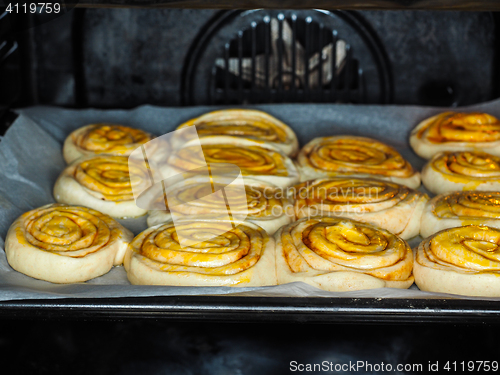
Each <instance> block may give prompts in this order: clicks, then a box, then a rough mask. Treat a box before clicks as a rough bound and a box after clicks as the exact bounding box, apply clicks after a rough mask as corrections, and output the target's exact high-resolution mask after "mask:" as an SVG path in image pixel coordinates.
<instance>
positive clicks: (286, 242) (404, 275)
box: [276, 216, 413, 291]
mask: <svg viewBox="0 0 500 375" xmlns="http://www.w3.org/2000/svg"><path fill="white" fill-rule="evenodd" d="M412 267H413V254H412V251H411V249H410V247H409V246H408V244H407V243H406V242H405V241H404V240H402V239H400V238H399V237H397V236H396V235H394V234H391V233H389V232H388V231H386V230H385V229H382V228H379V227H375V226H372V225H370V224H365V223H361V222H359V221H354V220H350V219H346V218H334V217H326V216H322V217H321V216H318V217H314V218H303V219H300V220H298V221H297V222H295V223H292V224H289V225H287V226H285V227H283V228H281V229H280V230H279V231H278V232H277V233H276V269H277V274H278V283H279V284H285V283H289V282H293V281H303V282H305V283H307V284H310V285H313V286H315V287H318V288H320V289H325V290H329V291H347V290H360V289H373V288H383V287H393V288H409V287H410V286H411V284H413V275H412Z"/></svg>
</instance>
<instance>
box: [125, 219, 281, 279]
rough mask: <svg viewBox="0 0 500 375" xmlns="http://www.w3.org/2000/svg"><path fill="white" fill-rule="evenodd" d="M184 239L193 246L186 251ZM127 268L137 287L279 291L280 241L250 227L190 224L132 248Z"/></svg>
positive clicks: (152, 232) (161, 230)
mask: <svg viewBox="0 0 500 375" xmlns="http://www.w3.org/2000/svg"><path fill="white" fill-rule="evenodd" d="M228 224H229V228H230V229H229V230H226V229H227V228H228ZM180 233H182V236H186V237H188V239H189V241H188V245H186V246H181V243H182V241H181V240H180V236H181V234H180ZM124 265H125V269H126V270H127V275H128V279H129V280H130V282H131V283H132V284H142V285H177V286H183V285H187V286H264V285H276V268H275V257H274V239H273V238H272V237H269V235H268V234H267V233H266V231H265V230H264V229H262V228H260V227H259V226H258V225H255V224H252V223H248V222H224V221H189V220H186V221H184V222H182V221H178V222H176V224H175V227H174V224H173V223H167V224H163V225H157V226H154V227H151V228H149V229H146V230H145V231H144V232H142V233H140V234H139V235H138V236H137V237H135V238H134V240H133V241H132V242H131V244H130V246H129V248H128V250H127V254H126V256H125V260H124Z"/></svg>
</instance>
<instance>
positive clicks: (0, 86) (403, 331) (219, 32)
mask: <svg viewBox="0 0 500 375" xmlns="http://www.w3.org/2000/svg"><path fill="white" fill-rule="evenodd" d="M499 53H500V17H499V14H498V13H495V12H476V11H471V12H460V11H447V12H440V11H410V10H404V11H372V10H330V11H324V10H321V11H320V10H313V9H309V10H305V9H303V10H285V9H283V10H277V9H273V10H266V9H258V10H210V9H141V8H137V9H131V8H119V9H118V8H116V9H113V8H74V9H72V10H70V11H68V12H67V13H65V14H64V15H63V16H59V17H54V16H53V15H50V14H44V13H42V14H30V15H19V14H11V13H8V12H5V11H4V10H2V8H1V7H0V134H1V133H3V131H5V129H6V128H7V127H8V125H9V124H10V123H11V122H12V121H13V119H14V118H15V116H14V117H13V115H12V112H10V111H9V109H12V108H22V107H28V106H34V105H54V106H62V107H69V108H89V107H94V108H133V107H136V106H140V105H144V104H152V105H158V106H187V105H209V104H222V105H224V104H227V105H243V104H253V103H353V104H414V105H422V106H443V107H459V106H466V105H470V104H474V103H480V102H485V101H489V100H492V99H495V98H498V97H500V76H499V73H500V72H499V70H500V63H499ZM2 129H3V131H2ZM173 303H174V304H179V305H180V304H182V303H181V302H175V301H174V302H173ZM347 307H348V306H346V308H347ZM21 308H23V307H22V306H21ZM24 308H25V307H24ZM35 310H36V307H35ZM462 310H464V311H465V307H464V308H463V309H461V308H459V309H457V319H455V320H453V322H454V323H463V324H465V323H467V322H466V319H467V318H466V317H464V318H463V319H464V321H460V319H461V318H459V314H460V311H462ZM16 311H19V310H16ZM82 311H83V312H82V313H81V315H80V316H78V318H77V319H78V320H79V322H60V321H57V319H60V318H61V316H62V315H57V314H56V318H55V319H56V320H55V321H51V322H44V323H43V324H40V322H39V321H35V322H29V323H26V322H24V321H17V322H15V323H14V324H11V323H9V322H5V321H2V323H1V325H0V328H1V329H0V330H2V331H3V332H4V333H5V336H4V339H3V340H0V351H1V352H3V353H4V355H6V356H8V357H10V358H13V359H15V360H16V361H23V362H24V365H23V366H24V367H23V368H26V369H30V370H34V369H36V370H37V372H38V373H45V372H47V373H52V374H53V373H67V372H68V369H69V368H71V367H72V366H73V365H74V364H78V365H79V368H80V370H79V372H77V373H89V372H92V373H109V372H113V373H123V374H129V373H130V374H132V373H134V374H135V373H138V372H141V373H144V372H147V373H157V374H160V373H173V374H190V373H212V374H226V373H227V374H230V373H231V374H234V373H238V374H252V373H262V374H267V373H269V374H276V373H285V372H287V371H286V370H288V363H289V362H290V361H292V360H296V361H299V362H302V363H306V362H307V363H314V362H321V361H322V360H329V361H330V360H331V361H334V362H335V361H337V362H339V361H340V362H342V361H343V362H346V361H349V360H353V361H355V360H368V361H372V362H380V361H386V362H391V361H392V362H405V361H406V362H408V363H411V362H414V363H417V362H419V363H425V364H427V362H428V361H431V360H432V361H437V360H442V359H445V357H446V359H448V358H449V359H452V360H457V361H458V360H462V359H464V357H463V356H462V357H460V356H457V353H458V352H459V351H457V350H456V348H455V347H453V346H450V345H449V337H454V336H455V335H456V334H457V333H456V330H457V328H456V326H451V325H448V326H446V327H436V326H433V327H429V326H425V327H422V326H420V325H412V326H410V327H408V326H392V327H388V326H385V325H382V324H377V325H373V326H367V325H357V324H360V323H365V324H369V323H371V322H370V321H369V320H365V321H364V322H363V321H362V320H363V318H361V319H360V320H359V321H356V322H355V323H356V324H352V325H345V324H342V325H326V326H323V325H305V324H301V322H302V323H303V322H304V321H305V319H302V321H301V319H298V320H297V321H296V322H293V323H288V324H281V325H280V324H265V323H262V324H259V325H252V324H249V323H237V322H236V323H232V324H223V323H215V322H212V321H210V322H209V321H204V320H203V317H201V318H200V316H198V317H196V318H195V319H193V318H192V317H191V318H190V317H189V316H187V315H186V317H185V320H187V322H182V323H180V322H178V321H177V320H174V321H173V322H165V321H163V322H158V321H157V320H156V319H157V317H156V316H155V315H150V316H148V317H149V318H150V319H149V320H147V321H144V320H141V321H133V320H132V321H131V320H129V321H125V322H123V321H120V319H119V320H118V321H115V322H113V323H110V322H94V323H92V322H83V321H84V320H87V319H94V318H95V316H94V317H91V316H90V313H89V315H88V316H87V315H86V314H87V313H88V312H87V311H86V310H82ZM33 314H34V316H36V314H37V313H36V311H35V312H34V313H33ZM135 317H136V318H137V317H139V318H140V314H139V315H136V316H135ZM44 318H47V316H44ZM129 318H134V317H133V316H132V315H131V316H129ZM100 319H108V318H107V317H105V316H101V317H100ZM194 320H196V321H194ZM415 320H416V322H419V320H418V318H416V319H415ZM325 322H327V318H325V319H324V321H323V323H325ZM353 323H354V322H353ZM2 327H3V328H2ZM20 330H22V331H20ZM18 332H29V335H31V336H30V337H32V339H31V340H30V341H29V343H28V344H26V343H25V342H24V341H22V337H25V336H23V335H19V334H18ZM26 334H28V333H26ZM96 336H97V337H102V339H101V340H97V341H96V340H95V337H96ZM458 336H459V338H460V339H462V340H463V343H464V344H463V348H462V349H463V351H465V348H467V355H468V358H465V359H468V360H470V359H477V360H485V359H487V358H483V356H484V354H485V353H487V354H488V355H490V356H491V355H493V353H497V354H498V350H497V349H495V347H494V346H492V345H489V344H487V345H473V343H474V342H477V340H479V338H480V339H481V340H485V341H483V342H494V340H495V337H496V333H495V331H494V330H492V329H490V328H489V327H488V326H485V325H484V324H482V325H481V326H479V327H470V326H465V328H461V331H460V333H459V335H458ZM42 337H46V338H48V340H47V341H42V340H41V338H42ZM138 342H140V343H147V345H137V343H138ZM21 346H24V347H25V348H26V349H27V351H29V352H30V353H38V354H36V355H35V354H33V357H31V358H30V359H29V360H28V361H26V360H25V358H24V357H23V354H22V353H21V352H19V351H17V350H14V348H19V347H21ZM40 347H44V350H40ZM89 347H93V349H94V351H96V352H97V354H96V355H95V356H94V360H82V359H81V358H80V354H81V353H82V351H85V350H88V348H89ZM131 347H135V349H134V351H133V352H134V355H133V356H130V357H129V356H127V357H126V358H125V357H122V356H123V353H125V352H127V351H129V350H130V348H131ZM148 347H157V348H162V351H160V352H158V351H156V352H155V351H152V350H150V349H148ZM85 348H87V349H85ZM110 348H111V349H110ZM54 353H58V354H59V355H57V356H56V355H55V354H54ZM109 357H114V358H118V357H121V359H120V361H117V360H116V361H110V360H109ZM33 358H34V359H33ZM193 358H196V359H195V360H193ZM35 359H36V360H37V361H38V362H35ZM490 359H491V358H490ZM54 368H55V370H50V371H49V370H48V369H54ZM401 373H412V372H411V371H409V372H401Z"/></svg>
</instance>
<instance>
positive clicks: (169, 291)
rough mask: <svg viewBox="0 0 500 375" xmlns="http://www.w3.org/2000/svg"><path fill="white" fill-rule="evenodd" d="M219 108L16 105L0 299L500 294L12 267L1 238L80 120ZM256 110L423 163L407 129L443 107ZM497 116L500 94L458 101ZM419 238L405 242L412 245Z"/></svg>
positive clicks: (157, 127) (136, 227)
mask: <svg viewBox="0 0 500 375" xmlns="http://www.w3.org/2000/svg"><path fill="white" fill-rule="evenodd" d="M218 108H223V107H181V108H160V107H152V106H143V107H139V108H136V109H133V110H95V109H86V110H68V109H61V108H55V107H33V108H27V109H23V110H19V111H18V113H19V114H20V116H19V117H18V119H17V120H16V121H15V123H14V124H13V125H12V126H11V127H10V128H9V130H8V131H7V133H6V134H5V136H4V137H2V138H1V140H0V181H2V182H1V183H0V247H1V250H0V301H7V300H19V299H54V298H109V297H144V296H160V295H164V296H169V295H216V294H234V295H247V296H273V297H306V296H309V297H324V298H325V297H326V298H332V297H353V298H365V297H370V298H466V299H488V300H496V301H500V298H474V297H459V296H452V295H446V294H439V293H428V292H422V291H419V290H418V288H417V287H416V286H415V285H413V286H412V287H411V288H410V289H407V290H401V289H391V288H383V289H372V290H364V291H356V292H343V293H332V292H326V291H323V290H320V289H317V288H314V287H312V286H309V285H307V284H304V283H291V284H286V285H280V286H273V287H261V288H230V287H169V286H134V285H131V284H130V283H129V282H128V280H127V277H126V272H125V270H124V269H123V267H115V268H113V269H112V270H111V271H110V272H109V273H108V274H106V275H104V276H101V277H99V278H96V279H93V280H90V281H88V282H86V283H80V284H70V285H59V284H52V283H49V282H45V281H40V280H36V279H33V278H31V277H28V276H25V275H23V274H21V273H18V272H16V271H14V270H13V269H12V268H11V267H10V266H9V264H8V263H7V259H6V256H5V252H4V251H3V239H4V238H5V235H6V233H7V230H8V228H9V226H10V225H11V223H12V222H13V221H14V220H15V219H16V218H17V217H18V216H19V215H21V214H22V213H24V212H26V211H29V210H31V209H33V208H36V207H40V206H42V205H45V204H48V203H53V202H54V198H53V196H52V188H53V185H54V183H55V180H56V179H57V177H58V176H59V174H60V173H61V171H62V170H63V169H64V167H65V162H64V160H63V158H62V152H61V150H62V143H63V141H64V139H65V138H66V136H67V135H68V134H69V133H70V132H71V131H73V130H74V129H77V128H79V127H81V126H83V125H87V124H89V123H95V122H112V123H119V124H123V125H128V126H133V127H137V128H140V129H144V130H147V131H149V132H151V133H153V134H155V135H162V134H166V133H168V132H170V131H173V130H174V129H175V128H176V127H177V126H178V125H179V124H181V123H182V122H184V121H186V120H189V119H190V118H192V117H195V116H199V115H201V114H203V113H205V112H208V111H211V110H215V109H218ZM250 108H256V109H262V110H264V111H266V112H269V113H270V114H272V115H274V116H276V117H278V118H279V119H281V120H283V121H284V122H285V123H287V124H289V125H290V126H291V127H292V128H293V129H294V131H295V132H296V133H297V135H298V137H299V140H300V141H301V145H304V144H305V143H306V142H308V141H310V140H311V139H313V138H315V137H319V136H328V135H336V134H352V135H363V136H368V137H373V138H376V139H379V140H380V141H382V142H386V143H388V144H391V145H393V146H394V147H396V148H397V149H398V150H399V151H400V152H401V153H402V154H403V156H404V157H405V158H407V160H409V161H410V162H411V163H412V165H413V166H414V167H415V168H417V169H421V167H422V166H423V165H424V163H425V161H424V160H423V159H420V158H419V157H417V156H416V155H415V154H414V153H413V152H412V151H411V149H410V148H409V146H408V136H409V133H410V131H411V129H412V128H413V127H414V126H415V125H416V124H417V123H418V122H420V121H421V120H423V119H425V118H426V117H429V116H432V115H434V114H437V113H439V112H442V111H443V110H446V109H444V108H425V107H416V106H375V105H372V106H357V105H356V106H354V105H330V104H324V105H310V104H308V105H295V104H294V105H262V106H252V107H250ZM463 110H466V111H472V110H477V111H483V112H488V113H491V114H492V115H495V116H498V117H500V101H493V102H488V103H484V104H481V105H478V106H474V107H469V108H464V109H463ZM121 223H122V224H124V225H125V226H126V227H127V228H129V229H130V230H132V231H133V232H134V233H135V234H138V233H139V232H140V231H142V230H144V229H145V228H146V217H142V218H139V219H133V220H121ZM419 241H420V239H419V238H415V239H413V240H412V241H410V245H412V246H416V245H417V244H418V243H419Z"/></svg>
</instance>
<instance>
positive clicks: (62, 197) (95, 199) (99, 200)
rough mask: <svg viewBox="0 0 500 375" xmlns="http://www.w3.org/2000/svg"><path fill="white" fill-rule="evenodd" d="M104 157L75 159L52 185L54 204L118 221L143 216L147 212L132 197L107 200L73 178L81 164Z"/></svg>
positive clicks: (103, 156)
mask: <svg viewBox="0 0 500 375" xmlns="http://www.w3.org/2000/svg"><path fill="white" fill-rule="evenodd" d="M105 157H107V155H99V156H87V157H83V158H80V159H77V160H75V161H74V162H73V163H71V164H70V165H69V166H67V167H66V168H65V169H64V171H63V172H62V173H61V175H60V176H59V178H58V179H57V180H56V183H55V185H54V198H55V200H56V202H58V203H65V204H71V205H80V206H85V207H90V208H93V209H94V210H98V211H100V212H102V213H105V214H107V215H110V216H112V217H115V218H120V219H124V218H134V217H139V216H143V215H145V214H146V213H147V210H146V209H144V208H141V207H139V206H137V204H136V202H135V200H134V198H133V196H132V197H130V198H129V199H127V200H118V201H113V200H107V199H106V197H105V196H104V195H103V194H101V193H100V192H99V191H96V190H91V189H89V188H87V187H86V186H83V185H82V184H80V182H79V181H78V179H77V178H76V177H75V171H76V169H77V167H78V165H80V164H81V163H82V162H84V161H88V160H92V159H96V158H105Z"/></svg>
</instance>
